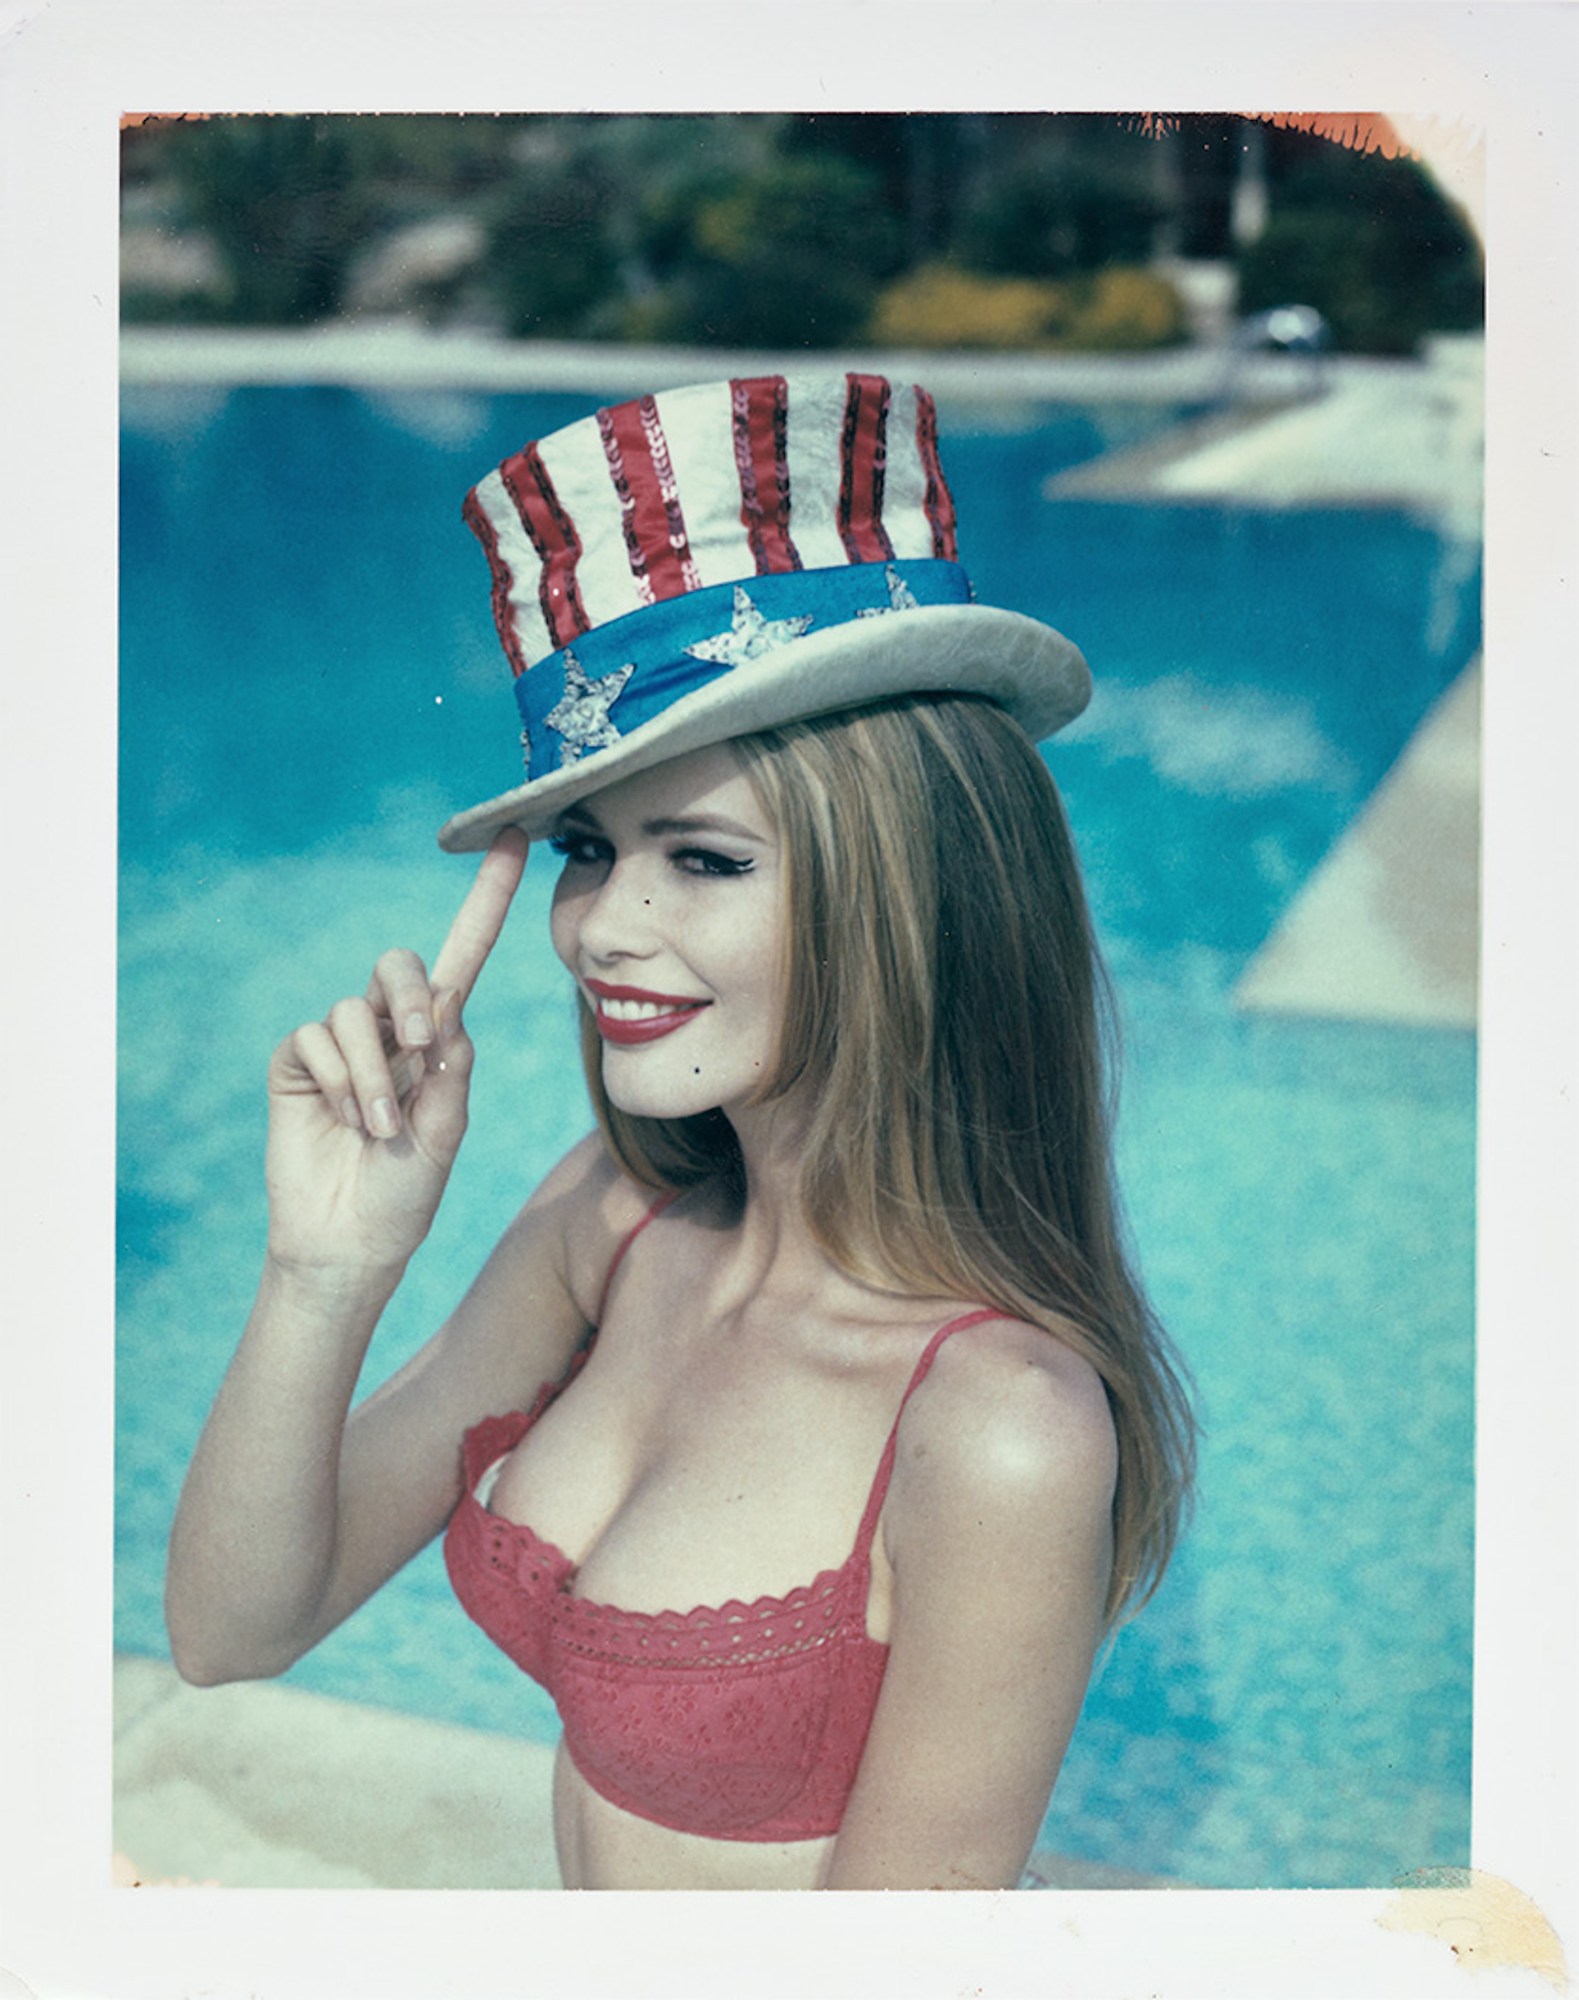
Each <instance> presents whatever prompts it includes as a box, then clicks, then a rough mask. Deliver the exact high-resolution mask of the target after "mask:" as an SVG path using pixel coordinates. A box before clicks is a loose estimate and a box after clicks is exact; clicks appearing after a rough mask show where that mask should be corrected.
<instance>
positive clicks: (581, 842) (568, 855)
mask: <svg viewBox="0 0 1579 2000" xmlns="http://www.w3.org/2000/svg"><path fill="white" fill-rule="evenodd" d="M548 844H549V846H550V847H551V848H552V849H553V851H554V853H555V854H557V855H558V856H559V857H560V859H561V860H562V861H568V862H572V863H575V864H578V865H579V866H581V867H583V868H587V867H593V866H595V865H596V864H597V863H598V862H600V861H607V860H608V858H609V853H610V849H609V844H608V842H607V841H606V840H598V839H596V838H595V837H594V836H593V835H592V834H590V833H556V834H554V835H553V836H552V837H551V838H550V840H549V843H548Z"/></svg>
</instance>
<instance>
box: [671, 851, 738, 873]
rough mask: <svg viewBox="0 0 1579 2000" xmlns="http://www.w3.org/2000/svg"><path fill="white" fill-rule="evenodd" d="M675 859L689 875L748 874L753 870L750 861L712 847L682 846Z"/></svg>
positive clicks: (677, 864)
mask: <svg viewBox="0 0 1579 2000" xmlns="http://www.w3.org/2000/svg"><path fill="white" fill-rule="evenodd" d="M673 859H674V861H675V864H676V866H678V867H679V868H681V869H683V870H684V872H685V873H686V874H687V875H746V874H749V873H750V871H751V863H750V862H749V861H739V860H737V859H736V858H735V856H734V855H732V854H720V853H718V851H717V850H716V849H715V848H711V847H682V848H680V849H678V850H677V851H676V853H675V855H674V857H673Z"/></svg>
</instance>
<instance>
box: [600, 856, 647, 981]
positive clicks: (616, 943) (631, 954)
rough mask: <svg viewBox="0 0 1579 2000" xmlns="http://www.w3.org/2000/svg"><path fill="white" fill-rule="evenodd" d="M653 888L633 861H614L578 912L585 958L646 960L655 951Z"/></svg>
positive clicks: (644, 872) (645, 873)
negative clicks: (579, 912)
mask: <svg viewBox="0 0 1579 2000" xmlns="http://www.w3.org/2000/svg"><path fill="white" fill-rule="evenodd" d="M652 892H653V884H652V881H651V880H650V878H649V876H648V874H647V872H646V871H645V870H644V869H643V868H642V867H641V866H640V865H639V863H638V862H637V861H635V860H631V861H616V862H615V864H614V865H613V867H612V868H610V870H609V872H608V874H607V875H605V876H604V878H603V880H602V882H600V883H599V885H598V887H597V889H596V890H595V891H594V892H593V894H592V896H591V897H590V898H589V899H588V901H587V903H586V904H585V905H584V907H583V909H582V912H581V949H582V950H583V951H584V952H585V953H586V954H587V956H588V957H589V958H595V959H599V960H605V961H606V960H609V959H614V958H647V957H650V956H651V954H652V952H653V951H654V949H655V948H656V942H657V941H656V937H655V919H654V916H653V907H654V906H653V893H652Z"/></svg>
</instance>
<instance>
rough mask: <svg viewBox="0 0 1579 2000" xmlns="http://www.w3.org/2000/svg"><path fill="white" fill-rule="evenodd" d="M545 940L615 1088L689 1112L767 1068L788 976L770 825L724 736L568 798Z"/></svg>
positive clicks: (717, 1101) (649, 1105) (749, 1090)
mask: <svg viewBox="0 0 1579 2000" xmlns="http://www.w3.org/2000/svg"><path fill="white" fill-rule="evenodd" d="M553 845H554V848H555V851H556V852H558V853H560V854H562V855H563V856H564V858H565V866H564V872H563V874H562V875H561V876H560V879H559V885H558V887H557V889H556V890H555V892H554V915H553V938H554V950H555V951H556V952H557V953H558V954H559V957H560V959H561V961H562V962H563V963H564V965H565V966H566V968H567V969H568V970H569V972H570V974H571V976H572V977H573V978H574V979H575V981H576V983H577V984H578V985H579V986H580V988H581V991H582V992H583V994H585V996H586V999H587V1003H588V1005H589V1006H590V1007H591V1008H592V1010H593V1013H594V1015H595V1018H596V1020H597V1024H598V1032H599V1034H600V1036H601V1037H602V1041H603V1084H604V1088H605V1089H606V1090H607V1092H608V1094H609V1098H610V1100H611V1102H612V1103H613V1104H614V1105H615V1106H616V1107H617V1108H618V1109H619V1110H621V1111H624V1112H627V1113H630V1114H632V1115H633V1116H638V1117H648V1118H684V1117H689V1116H691V1115H692V1114H694V1113H697V1112H702V1111H710V1110H713V1109H714V1108H715V1107H721V1108H722V1109H724V1110H725V1111H728V1110H730V1109H731V1108H733V1107H736V1106H739V1105H741V1104H743V1103H745V1102H746V1101H747V1100H748V1099H749V1098H750V1097H751V1096H752V1094H753V1093H754V1092H755V1091H756V1090H757V1089H758V1087H759V1086H760V1085H761V1083H762V1081H763V1079H764V1078H765V1077H767V1076H769V1075H771V1073H772V1069H773V1065H774V1061H775V1058H776V1055H777V1050H778V1042H779V1026H780V1014H781V1007H782V1000H781V995H782V991H783V987H782V981H781V970H782V967H781V963H780V960H781V954H782V949H783V947H782V938H783V915H784V894H785V886H784V875H783V869H782V864H781V854H780V846H779V839H778V835H777V833H776V832H775V830H774V828H773V825H772V823H771V822H770V820H769V819H768V816H767V814H766V813H765V812H764V810H763V808H762V805H761V803H760V801H759V800H758V798H757V794H756V791H755V789H754V788H753V786H752V784H751V781H750V779H749V778H747V777H746V775H745V773H744V772H743V771H742V769H741V767H740V764H739V762H738V760H737V758H736V757H735V755H734V753H733V751H731V750H730V749H729V748H728V746H727V745H720V746H719V747H717V748H714V749H708V750H698V751H695V752H693V753H692V754H691V755H690V756H687V757H678V758H676V759H675V760H674V761H673V762H672V763H668V764H661V765H659V766H658V767H657V769H656V770H653V771H643V772H639V773H638V774H637V775H636V776H635V777H632V778H626V779H623V780H622V781H621V782H619V783H618V784H614V785H610V786H609V787H608V789H607V790H606V791H601V792H597V793H595V794H594V795H593V796H592V797H591V798H589V799H585V800H582V801H581V802H580V803H579V804H577V805H573V806H571V807H569V808H567V810H566V811H565V813H564V814H563V816H562V817H561V819H560V821H559V824H558V827H557V828H556V831H555V836H554V841H553Z"/></svg>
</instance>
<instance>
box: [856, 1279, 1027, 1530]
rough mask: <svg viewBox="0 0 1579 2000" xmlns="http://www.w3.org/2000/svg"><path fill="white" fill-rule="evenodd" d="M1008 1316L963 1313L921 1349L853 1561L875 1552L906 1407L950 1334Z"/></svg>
mask: <svg viewBox="0 0 1579 2000" xmlns="http://www.w3.org/2000/svg"><path fill="white" fill-rule="evenodd" d="M1004 1317H1005V1315H1004V1314H1003V1313H1001V1312H999V1311H997V1310H996V1308H994V1307H992V1306H977V1307H976V1308H975V1310H974V1311H973V1312H967V1313H961V1314H960V1315H959V1317H958V1318H957V1319H951V1320H950V1321H949V1322H948V1323H947V1325H945V1326H940V1327H939V1328H938V1330H937V1332H936V1333H935V1334H933V1336H932V1338H931V1339H930V1340H929V1341H928V1342H927V1344H926V1346H925V1347H924V1348H923V1349H922V1352H921V1359H920V1360H919V1361H918V1362H917V1363H916V1365H915V1368H914V1369H913V1370H912V1371H911V1376H910V1380H909V1381H908V1382H907V1383H906V1384H905V1393H904V1394H903V1395H902V1396H901V1397H900V1399H899V1408H898V1410H897V1411H896V1412H895V1414H894V1421H893V1426H892V1428H891V1429H890V1430H889V1433H888V1442H887V1443H886V1444H885V1445H884V1446H883V1455H882V1457H881V1458H880V1459H879V1460H878V1462H877V1476H876V1478H875V1479H874V1480H873V1481H872V1490H871V1492H870V1493H869V1494H868V1495H867V1499H866V1511H865V1513H864V1514H862V1516H861V1525H860V1528H859V1529H858V1530H857V1532H856V1537H855V1549H854V1559H855V1560H856V1561H857V1562H862V1563H864V1562H866V1561H868V1560H869V1559H870V1556H871V1552H872V1536H873V1535H874V1534H875V1533H876V1531H877V1517H878V1516H879V1514H881V1513H882V1511H883V1502H884V1501H885V1500H886V1499H887V1498H888V1482H889V1480H890V1479H891V1478H892V1476H893V1470H894V1456H895V1454H896V1452H897V1451H898V1449H899V1421H900V1418H901V1417H903V1416H904V1414H905V1405H906V1404H907V1403H908V1402H909V1401H910V1398H911V1397H912V1396H913V1395H914V1394H915V1392H916V1391H917V1389H919V1388H920V1387H921V1384H922V1383H923V1382H924V1381H925V1380H926V1379H927V1376H928V1374H929V1373H930V1372H931V1368H932V1363H933V1362H934V1361H935V1360H936V1359H937V1352H938V1349H939V1348H940V1347H941V1346H942V1345H943V1343H944V1341H945V1340H947V1339H948V1337H949V1335H950V1334H953V1333H961V1332H963V1331H964V1329H965V1328H966V1327H967V1326H980V1325H981V1324H982V1323H983V1321H985V1320H989V1319H1003V1318H1004Z"/></svg>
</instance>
